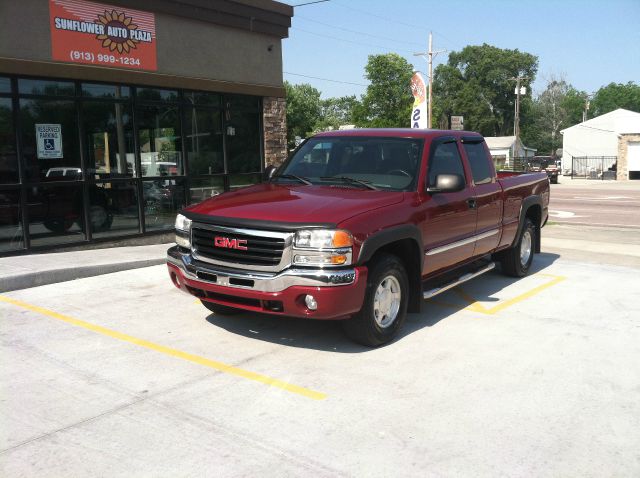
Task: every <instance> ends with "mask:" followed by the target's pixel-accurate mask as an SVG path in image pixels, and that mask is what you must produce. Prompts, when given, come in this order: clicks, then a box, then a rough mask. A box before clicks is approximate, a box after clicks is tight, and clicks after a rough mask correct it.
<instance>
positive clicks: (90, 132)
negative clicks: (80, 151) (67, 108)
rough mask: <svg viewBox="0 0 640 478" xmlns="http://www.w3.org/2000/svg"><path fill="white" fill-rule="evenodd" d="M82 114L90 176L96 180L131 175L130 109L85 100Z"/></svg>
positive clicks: (133, 159)
mask: <svg viewBox="0 0 640 478" xmlns="http://www.w3.org/2000/svg"><path fill="white" fill-rule="evenodd" d="M82 114H83V121H84V130H85V135H86V136H85V144H86V148H87V158H88V160H87V168H88V171H89V174H94V175H95V177H96V179H98V178H114V177H127V176H129V177H130V176H132V175H134V172H135V154H134V151H135V150H134V146H133V125H132V121H131V106H129V105H128V104H126V103H105V102H97V101H85V102H84V103H83V104H82Z"/></svg>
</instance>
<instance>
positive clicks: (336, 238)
mask: <svg viewBox="0 0 640 478" xmlns="http://www.w3.org/2000/svg"><path fill="white" fill-rule="evenodd" d="M332 242H333V247H351V246H352V245H353V237H352V236H351V234H349V233H348V232H347V231H336V232H335V233H334V234H333V241H332ZM338 257H344V256H338ZM340 264H342V263H340Z"/></svg>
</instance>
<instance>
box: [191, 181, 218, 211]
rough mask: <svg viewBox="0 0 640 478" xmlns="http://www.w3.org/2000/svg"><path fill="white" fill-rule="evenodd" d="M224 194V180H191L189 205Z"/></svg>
mask: <svg viewBox="0 0 640 478" xmlns="http://www.w3.org/2000/svg"><path fill="white" fill-rule="evenodd" d="M223 192H224V178H223V177H222V176H214V177H211V178H192V179H191V186H190V188H189V204H197V203H199V202H202V201H204V200H205V199H209V198H212V197H214V196H217V195H218V194H222V193H223Z"/></svg>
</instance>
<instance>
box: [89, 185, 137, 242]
mask: <svg viewBox="0 0 640 478" xmlns="http://www.w3.org/2000/svg"><path fill="white" fill-rule="evenodd" d="M89 188H90V189H89V222H90V223H91V232H92V237H95V238H100V237H110V236H124V235H127V234H137V233H138V232H139V231H140V218H139V214H138V192H137V189H136V186H135V183H134V182H131V181H124V182H123V181H118V182H107V183H98V184H95V185H90V186H89Z"/></svg>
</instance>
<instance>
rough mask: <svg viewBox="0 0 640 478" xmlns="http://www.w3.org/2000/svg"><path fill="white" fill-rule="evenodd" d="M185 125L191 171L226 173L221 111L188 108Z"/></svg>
mask: <svg viewBox="0 0 640 478" xmlns="http://www.w3.org/2000/svg"><path fill="white" fill-rule="evenodd" d="M184 125H185V138H186V147H187V158H188V161H189V173H190V174H216V173H224V153H223V139H222V116H221V112H220V111H219V110H215V109H202V108H186V110H185V120H184Z"/></svg>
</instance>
